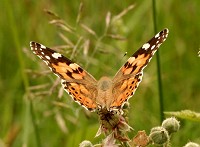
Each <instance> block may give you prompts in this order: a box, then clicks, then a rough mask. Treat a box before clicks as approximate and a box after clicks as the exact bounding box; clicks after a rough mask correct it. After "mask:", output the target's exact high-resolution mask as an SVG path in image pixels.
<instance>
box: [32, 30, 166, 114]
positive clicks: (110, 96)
mask: <svg viewBox="0 0 200 147" xmlns="http://www.w3.org/2000/svg"><path fill="white" fill-rule="evenodd" d="M168 33H169V30H168V29H167V28H166V29H164V30H162V31H160V32H159V33H157V34H156V35H155V36H154V37H153V38H151V39H150V40H149V41H148V42H147V43H145V44H143V46H142V47H140V48H139V49H138V50H137V51H136V52H135V53H134V54H133V55H132V56H131V57H130V58H129V59H128V60H127V62H126V63H125V64H124V65H123V66H122V67H121V68H120V69H119V71H118V72H117V73H116V74H115V76H114V77H113V78H109V77H106V76H103V77H102V78H100V80H98V81H97V80H96V79H95V78H94V77H93V76H92V75H91V74H89V73H88V72H87V71H86V70H84V69H83V68H82V67H81V66H79V65H78V64H76V63H74V62H73V61H71V60H70V59H68V58H66V57H65V56H63V55H61V54H60V53H57V52H56V51H54V50H52V49H50V48H48V47H46V46H44V45H42V44H39V43H36V42H30V47H31V50H32V51H33V53H34V54H36V55H37V56H38V57H39V58H41V59H42V60H43V61H44V62H45V63H46V64H47V66H48V67H49V68H50V69H51V70H52V71H53V73H54V74H55V75H57V76H58V77H60V78H61V84H62V86H63V88H64V90H65V91H66V92H67V93H68V94H69V95H70V96H71V97H72V98H73V99H74V101H76V102H78V103H79V104H80V105H82V106H83V107H85V108H86V109H87V110H90V111H95V110H97V109H98V110H99V109H104V108H105V109H107V110H108V111H112V110H116V109H120V108H122V107H123V105H124V103H125V102H126V101H127V100H128V99H129V98H130V97H131V96H132V95H133V94H134V93H135V91H136V89H137V87H138V86H139V84H140V82H141V81H142V76H143V69H144V68H145V67H146V66H147V64H148V63H149V62H150V60H151V58H152V56H153V55H154V53H155V52H156V51H157V49H158V48H159V47H160V45H161V44H162V43H163V42H164V41H165V40H166V38H167V36H168Z"/></svg>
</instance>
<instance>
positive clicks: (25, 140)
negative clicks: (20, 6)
mask: <svg viewBox="0 0 200 147" xmlns="http://www.w3.org/2000/svg"><path fill="white" fill-rule="evenodd" d="M6 6H7V8H9V9H10V10H8V12H9V13H8V16H9V18H8V21H9V23H10V24H11V25H10V26H11V27H10V29H11V32H12V35H11V36H13V41H14V45H15V48H16V52H17V57H18V61H19V70H20V73H21V77H22V80H23V85H24V89H25V95H28V96H29V88H28V87H29V81H28V77H27V75H26V74H25V72H24V71H25V62H24V59H23V56H24V55H23V52H22V47H21V44H20V39H19V38H20V37H19V32H18V28H17V24H16V21H15V18H14V15H13V14H14V12H13V9H11V7H10V3H9V1H6ZM24 101H25V103H24V106H25V109H24V110H26V112H25V114H24V118H25V125H24V130H25V131H24V133H23V144H25V145H28V140H29V139H28V136H29V134H30V132H29V131H28V130H30V129H29V125H30V124H29V117H30V116H31V117H32V118H34V117H33V113H31V109H30V105H29V104H30V99H28V97H26V96H25V99H24ZM27 101H28V103H27ZM27 114H30V116H29V115H27ZM32 120H35V119H32ZM33 124H35V122H34V123H33ZM33 127H34V130H35V132H37V129H36V126H34V125H33ZM35 134H36V144H37V146H38V147H41V144H40V141H39V136H38V133H35Z"/></svg>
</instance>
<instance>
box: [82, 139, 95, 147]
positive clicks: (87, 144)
mask: <svg viewBox="0 0 200 147" xmlns="http://www.w3.org/2000/svg"><path fill="white" fill-rule="evenodd" d="M79 147H93V145H92V143H91V142H90V141H88V140H84V141H83V142H81V143H80V144H79Z"/></svg>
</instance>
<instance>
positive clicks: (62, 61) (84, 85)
mask: <svg viewBox="0 0 200 147" xmlns="http://www.w3.org/2000/svg"><path fill="white" fill-rule="evenodd" d="M30 46H31V50H32V51H33V53H34V54H36V55H37V56H38V57H39V58H41V59H42V60H43V61H44V62H45V63H46V64H47V66H48V67H49V68H50V69H51V70H52V71H53V72H54V74H55V75H57V76H58V77H60V78H61V79H62V81H61V84H62V86H63V88H64V89H65V91H66V92H67V93H68V94H69V95H70V96H72V98H73V99H74V100H75V101H76V102H78V103H79V104H81V105H82V106H84V107H85V108H87V109H88V110H91V111H94V110H95V109H96V108H97V105H96V97H97V81H96V80H95V78H94V77H93V76H92V75H90V74H89V73H88V72H87V71H85V70H84V69H82V68H81V67H80V66H79V65H78V64H76V63H74V62H72V61H71V60H69V59H68V58H66V57H64V56H63V55H61V54H59V53H57V52H55V51H54V50H52V49H50V48H48V47H45V46H44V45H42V44H39V43H36V42H30Z"/></svg>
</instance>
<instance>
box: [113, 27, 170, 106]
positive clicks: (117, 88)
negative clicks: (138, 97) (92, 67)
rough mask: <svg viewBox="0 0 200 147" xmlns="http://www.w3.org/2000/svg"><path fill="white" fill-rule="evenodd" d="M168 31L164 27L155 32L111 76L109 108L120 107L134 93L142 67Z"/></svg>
mask: <svg viewBox="0 0 200 147" xmlns="http://www.w3.org/2000/svg"><path fill="white" fill-rule="evenodd" d="M168 32H169V30H168V29H164V30H162V31H161V32H159V33H158V34H156V35H155V36H154V37H153V38H152V39H150V40H149V41H148V42H147V43H145V44H144V45H143V46H142V47H141V48H139V49H138V50H137V51H136V52H135V53H134V54H133V55H132V56H131V57H130V58H129V59H128V61H127V62H126V63H125V64H124V65H123V66H122V67H121V68H120V70H119V71H118V72H117V74H116V75H115V76H114V78H113V85H114V86H113V96H114V102H113V104H111V106H110V107H111V108H119V107H121V106H122V105H123V103H124V102H125V101H127V100H128V98H130V97H131V96H132V95H133V94H134V92H135V90H136V89H137V87H138V85H139V83H140V82H141V81H142V75H143V69H144V68H145V67H146V66H147V64H148V63H149V62H150V60H151V58H152V56H153V55H154V53H155V52H156V51H157V49H158V48H159V46H160V45H161V44H162V43H163V42H164V41H165V40H166V38H167V36H168Z"/></svg>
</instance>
